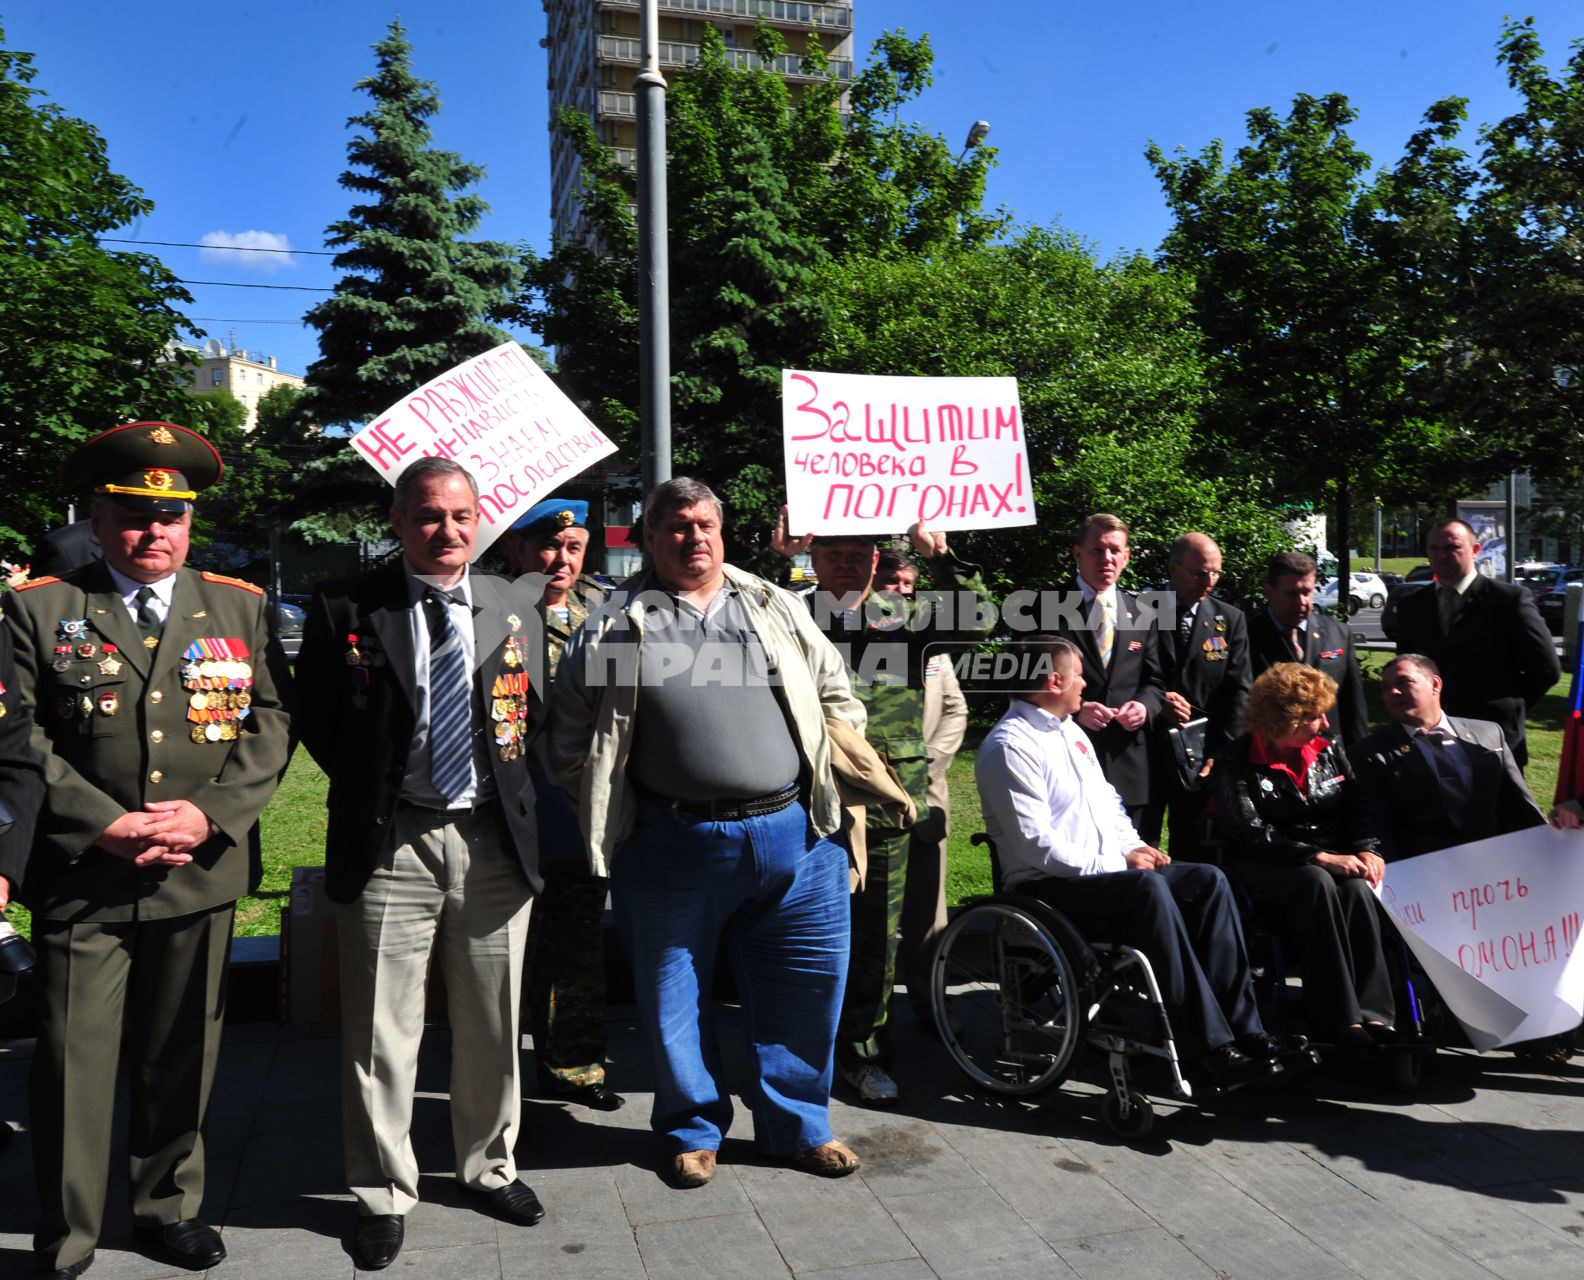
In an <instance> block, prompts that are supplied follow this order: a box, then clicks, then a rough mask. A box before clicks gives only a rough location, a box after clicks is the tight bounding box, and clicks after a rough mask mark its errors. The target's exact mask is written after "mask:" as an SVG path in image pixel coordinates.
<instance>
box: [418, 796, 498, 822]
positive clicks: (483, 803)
mask: <svg viewBox="0 0 1584 1280" xmlns="http://www.w3.org/2000/svg"><path fill="white" fill-rule="evenodd" d="M498 800H499V797H498V796H486V797H485V798H484V799H482V800H480V801H478V802H477V803H476V804H465V805H460V806H458V807H457V808H454V809H442V808H440V807H439V806H437V805H432V804H418V803H417V802H415V801H412V800H398V801H397V802H396V803H397V804H398V805H399V806H400V807H401V808H403V809H411V810H413V811H414V812H415V813H427V814H432V815H433V816H434V817H437V818H453V819H455V818H471V817H472V816H473V815H474V814H475V813H483V812H484V810H486V809H493V808H494V807H495V805H496V802H497V801H498Z"/></svg>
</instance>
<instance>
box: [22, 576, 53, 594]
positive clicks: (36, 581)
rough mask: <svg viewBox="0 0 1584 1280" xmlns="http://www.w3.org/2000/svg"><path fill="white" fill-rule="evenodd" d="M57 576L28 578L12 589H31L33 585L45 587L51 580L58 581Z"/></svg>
mask: <svg viewBox="0 0 1584 1280" xmlns="http://www.w3.org/2000/svg"><path fill="white" fill-rule="evenodd" d="M59 581H60V579H59V578H29V579H28V580H27V581H26V582H24V583H22V584H21V585H19V586H15V587H12V588H11V590H13V591H31V590H33V588H34V587H47V586H49V584H50V583H52V582H59Z"/></svg>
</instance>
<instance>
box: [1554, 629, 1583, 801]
mask: <svg viewBox="0 0 1584 1280" xmlns="http://www.w3.org/2000/svg"><path fill="white" fill-rule="evenodd" d="M1576 639H1577V641H1578V644H1577V645H1576V651H1577V654H1578V657H1577V659H1576V663H1577V666H1576V667H1575V669H1574V671H1573V697H1572V705H1571V707H1570V708H1569V710H1568V718H1567V723H1566V724H1564V725H1563V726H1562V767H1561V768H1560V769H1559V770H1558V771H1557V788H1556V800H1555V803H1556V804H1561V803H1562V802H1563V801H1564V800H1577V799H1579V798H1581V797H1584V617H1580V618H1579V624H1578V636H1577V637H1576Z"/></svg>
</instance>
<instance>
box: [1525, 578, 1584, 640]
mask: <svg viewBox="0 0 1584 1280" xmlns="http://www.w3.org/2000/svg"><path fill="white" fill-rule="evenodd" d="M1549 582H1550V585H1549V586H1547V587H1546V589H1545V590H1544V591H1541V592H1538V593H1537V594H1536V595H1535V605H1536V607H1537V608H1539V610H1540V616H1541V617H1542V618H1544V619H1545V624H1546V626H1547V627H1549V628H1550V629H1551V634H1552V635H1558V636H1559V635H1561V634H1562V623H1563V621H1564V620H1565V619H1566V617H1567V592H1568V587H1570V586H1571V585H1572V584H1573V583H1575V582H1584V569H1581V568H1579V567H1578V566H1577V565H1567V566H1564V567H1562V568H1559V569H1558V570H1557V571H1556V573H1555V574H1553V575H1552V576H1551V578H1550V580H1549Z"/></svg>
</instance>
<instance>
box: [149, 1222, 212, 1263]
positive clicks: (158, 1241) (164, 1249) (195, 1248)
mask: <svg viewBox="0 0 1584 1280" xmlns="http://www.w3.org/2000/svg"><path fill="white" fill-rule="evenodd" d="M135 1233H136V1234H137V1235H138V1236H139V1237H141V1238H142V1239H143V1240H144V1241H145V1242H146V1243H147V1244H149V1245H150V1246H152V1247H153V1248H155V1249H158V1250H159V1251H160V1252H161V1253H163V1254H164V1255H165V1256H166V1257H167V1258H169V1259H170V1260H171V1261H172V1262H174V1263H175V1264H176V1265H177V1266H178V1267H186V1268H187V1270H189V1271H207V1270H208V1269H209V1268H210V1267H218V1266H219V1265H220V1264H221V1263H222V1262H224V1261H225V1256H226V1251H225V1245H223V1244H221V1243H220V1233H219V1232H218V1231H216V1230H215V1229H214V1228H213V1227H211V1226H209V1225H207V1224H206V1223H202V1222H199V1221H198V1219H197V1218H183V1219H182V1220H181V1221H180V1222H165V1223H156V1224H154V1225H152V1226H147V1227H144V1226H140V1227H137V1228H136V1229H135Z"/></svg>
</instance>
